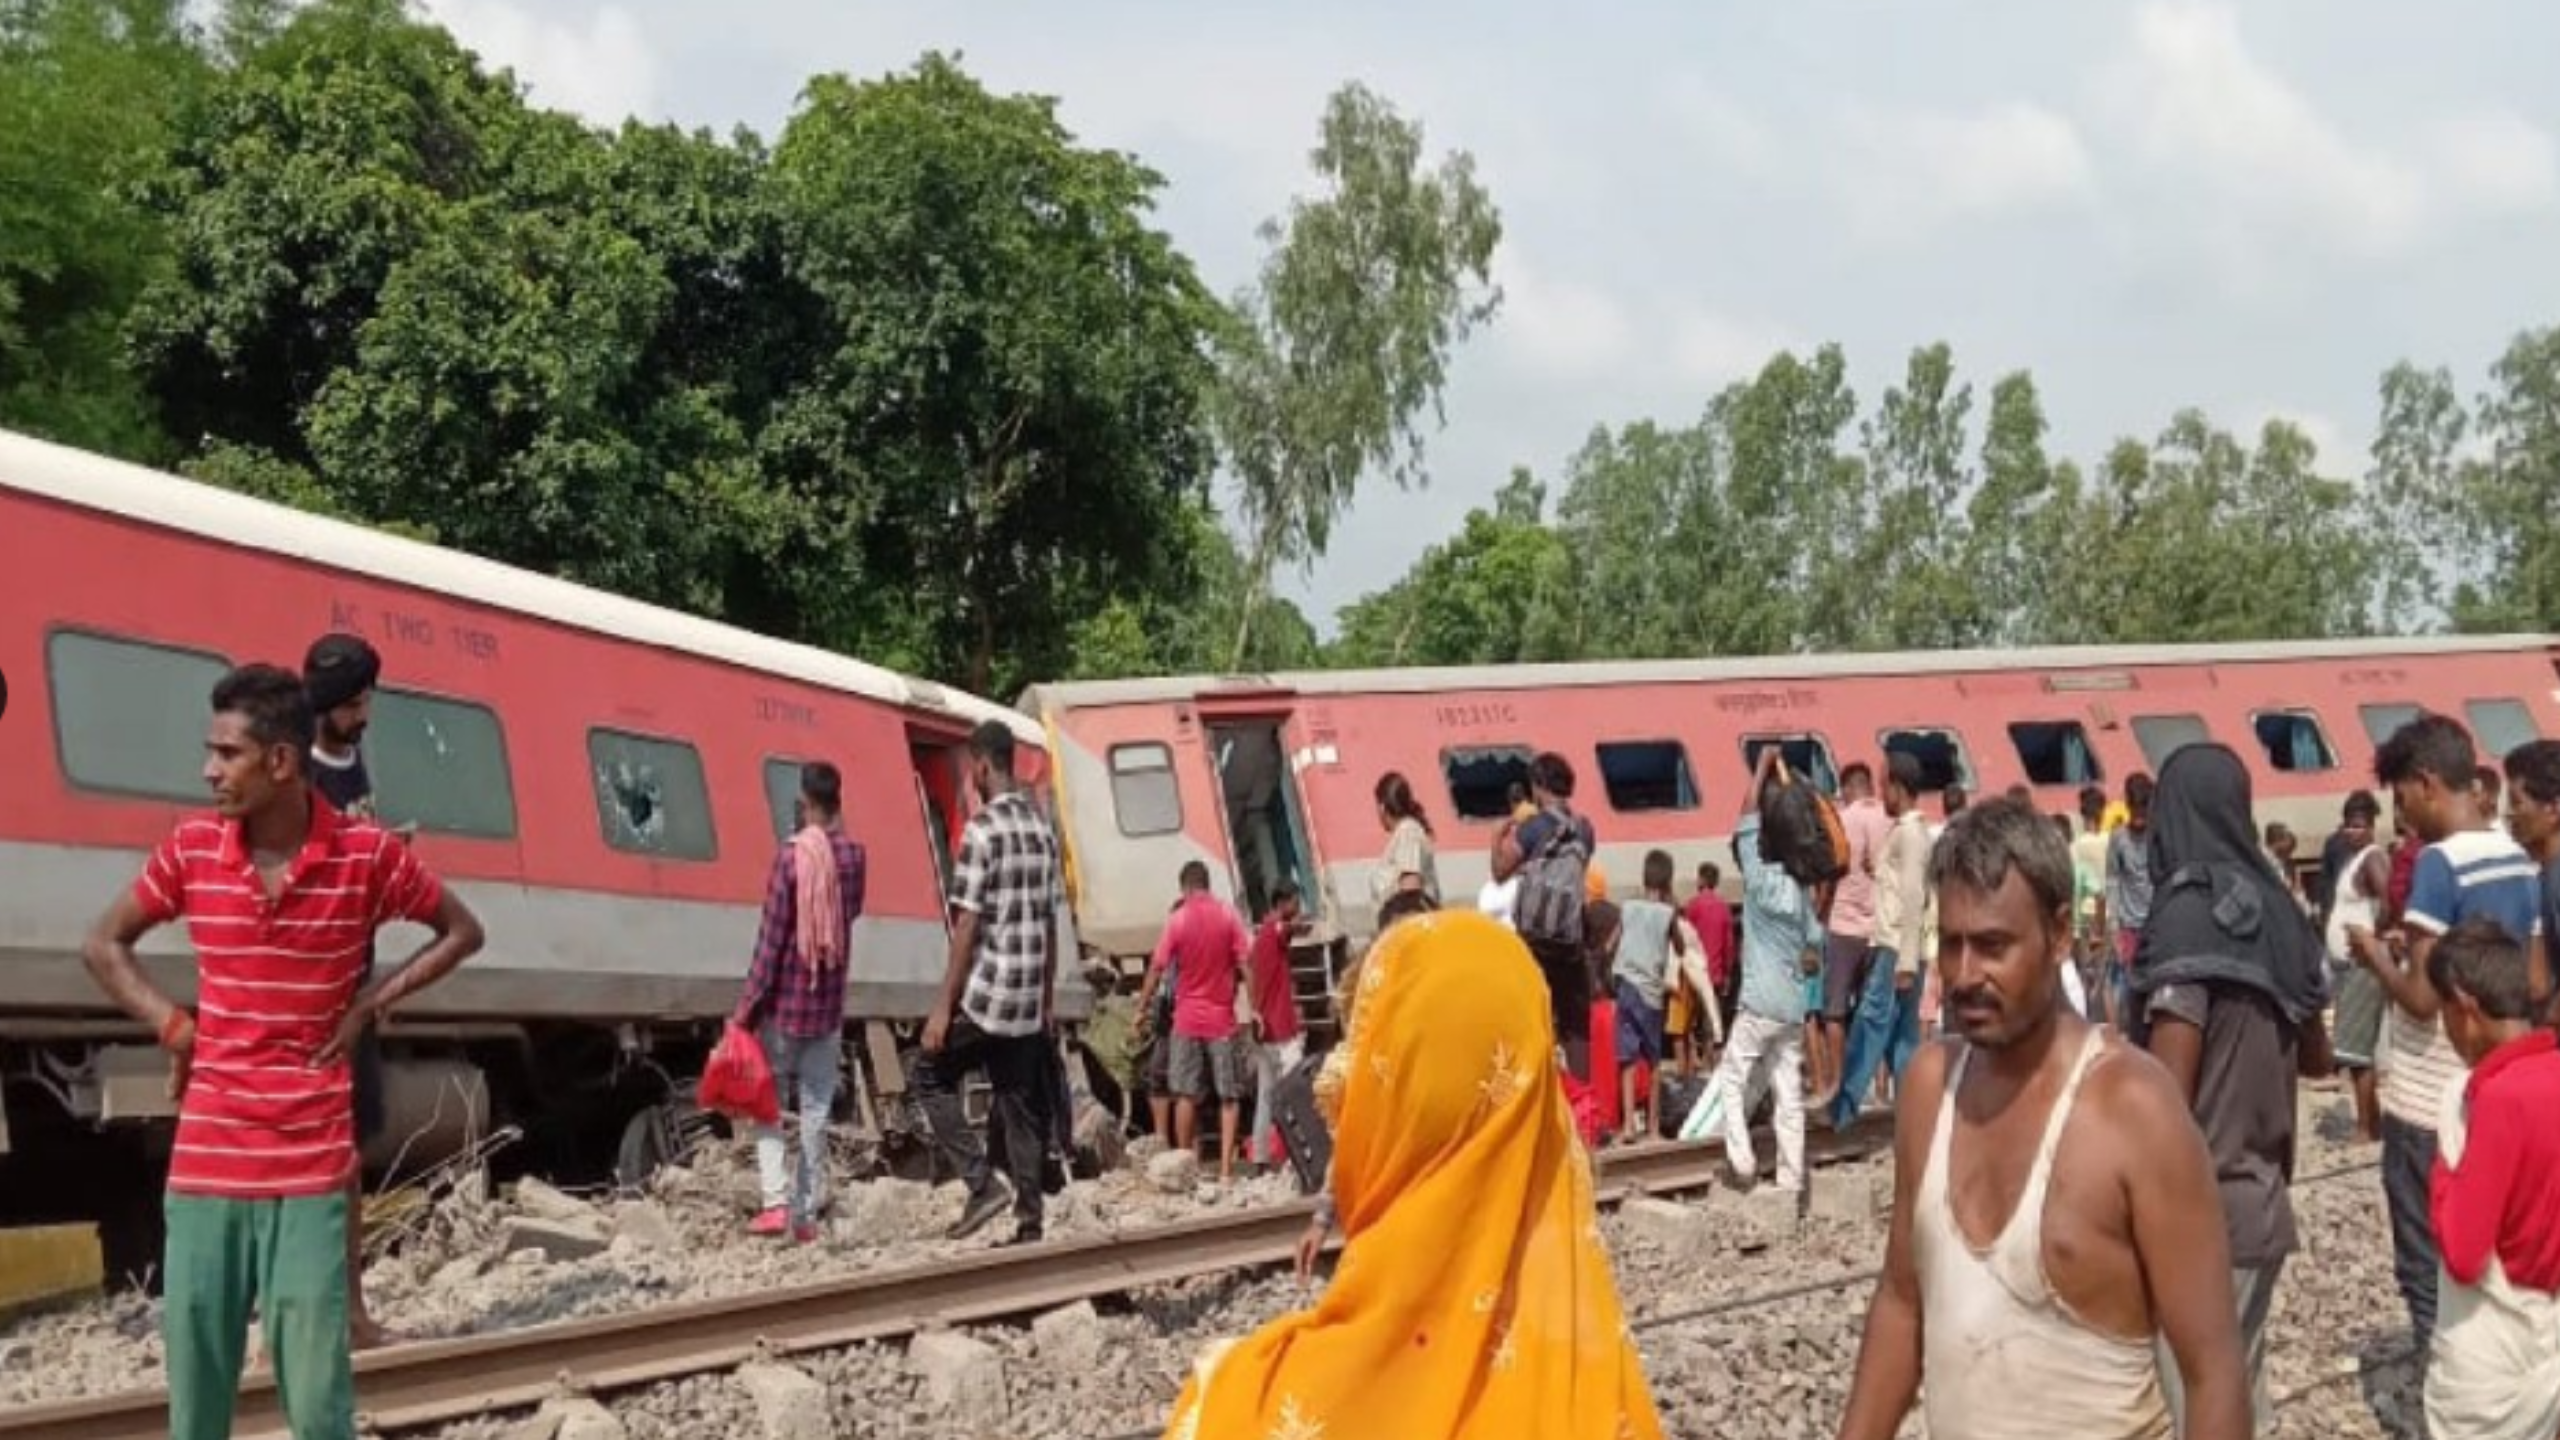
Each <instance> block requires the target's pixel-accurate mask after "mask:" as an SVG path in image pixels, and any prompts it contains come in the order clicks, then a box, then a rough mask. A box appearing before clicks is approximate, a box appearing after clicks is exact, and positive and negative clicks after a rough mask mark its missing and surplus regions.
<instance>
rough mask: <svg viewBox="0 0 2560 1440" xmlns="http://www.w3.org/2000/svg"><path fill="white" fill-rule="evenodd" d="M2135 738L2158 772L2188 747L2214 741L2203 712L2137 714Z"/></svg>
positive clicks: (2146, 762)
mask: <svg viewBox="0 0 2560 1440" xmlns="http://www.w3.org/2000/svg"><path fill="white" fill-rule="evenodd" d="M2133 739H2134V743H2136V744H2138V745H2140V746H2141V747H2142V759H2143V763H2144V764H2147V765H2149V766H2150V767H2151V768H2152V770H2153V771H2155V772H2156V771H2158V770H2159V768H2160V767H2161V766H2163V765H2166V764H2168V763H2169V757H2170V756H2172V755H2175V754H2177V753H2178V752H2179V751H2180V750H2183V749H2185V748H2186V747H2187V746H2190V745H2210V744H2212V743H2213V732H2212V731H2211V730H2208V729H2206V728H2205V724H2204V717H2203V716H2201V715H2136V716H2134V717H2133Z"/></svg>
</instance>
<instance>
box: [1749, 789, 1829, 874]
mask: <svg viewBox="0 0 2560 1440" xmlns="http://www.w3.org/2000/svg"><path fill="white" fill-rule="evenodd" d="M1779 776H1780V780H1781V783H1780V785H1779V787H1778V791H1777V793H1776V794H1775V795H1772V796H1770V797H1769V803H1768V804H1767V805H1765V806H1763V807H1762V808H1761V811H1760V858H1761V859H1763V860H1766V861H1769V862H1771V863H1772V864H1775V865H1778V866H1780V867H1782V868H1784V869H1785V870H1786V872H1787V874H1789V875H1790V876H1792V877H1794V879H1795V881H1796V883H1797V884H1799V885H1819V884H1822V883H1823V882H1824V881H1827V880H1837V879H1839V878H1840V877H1841V876H1843V875H1846V874H1848V873H1849V832H1848V831H1847V830H1846V829H1844V828H1842V826H1841V824H1840V812H1839V810H1838V809H1837V808H1835V807H1834V806H1833V805H1832V803H1831V801H1830V799H1829V798H1828V797H1826V796H1825V795H1823V793H1822V792H1821V791H1819V790H1816V789H1814V788H1813V787H1812V786H1810V785H1806V784H1803V783H1801V782H1800V781H1798V780H1797V779H1796V778H1795V777H1794V776H1792V775H1789V774H1787V773H1786V771H1785V769H1784V768H1783V767H1782V768H1781V769H1780V770H1779Z"/></svg>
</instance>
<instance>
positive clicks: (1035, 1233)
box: [996, 1225, 1040, 1250]
mask: <svg viewBox="0 0 2560 1440" xmlns="http://www.w3.org/2000/svg"><path fill="white" fill-rule="evenodd" d="M1039 1243H1040V1227H1039V1226H1037V1225H1016V1226H1014V1227H1013V1233H1012V1234H1011V1235H1008V1236H1006V1237H1005V1238H1004V1239H1002V1240H999V1241H997V1242H996V1248H997V1249H999V1250H1009V1249H1011V1248H1013V1247H1014V1246H1016V1245H1037V1244H1039Z"/></svg>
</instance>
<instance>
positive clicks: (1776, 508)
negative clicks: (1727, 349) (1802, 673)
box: [1704, 345, 1862, 655]
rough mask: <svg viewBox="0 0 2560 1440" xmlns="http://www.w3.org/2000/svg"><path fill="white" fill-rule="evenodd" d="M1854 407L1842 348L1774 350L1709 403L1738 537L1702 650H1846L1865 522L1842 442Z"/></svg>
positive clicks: (1855, 471) (1728, 510)
mask: <svg viewBox="0 0 2560 1440" xmlns="http://www.w3.org/2000/svg"><path fill="white" fill-rule="evenodd" d="M1857 413H1858V397H1857V395H1856V393H1855V392H1854V391H1853V390H1851V389H1850V387H1849V378H1848V362H1847V361H1846V360H1845V359H1844V358H1842V356H1841V353H1840V347H1838V346H1836V345H1825V346H1823V347H1822V348H1821V349H1819V350H1817V351H1815V352H1814V354H1813V357H1812V358H1811V359H1810V360H1799V359H1798V358H1796V357H1795V356H1794V355H1791V354H1786V353H1783V352H1782V353H1780V354H1778V355H1775V356H1772V357H1771V358H1770V360H1769V362H1768V363H1767V364H1765V365H1763V366H1761V367H1760V373H1759V374H1757V375H1755V376H1753V377H1752V378H1751V379H1750V380H1749V381H1747V382H1744V383H1743V384H1740V385H1736V386H1733V387H1731V388H1729V389H1727V390H1726V391H1725V392H1724V393H1723V394H1721V395H1719V396H1717V397H1716V399H1715V400H1714V402H1713V403H1711V404H1710V405H1709V406H1708V407H1707V417H1706V424H1707V426H1708V427H1709V430H1710V433H1711V435H1712V437H1713V439H1712V442H1711V443H1713V444H1714V445H1715V446H1716V447H1717V449H1718V451H1719V452H1720V456H1721V463H1720V464H1719V466H1718V469H1719V471H1720V473H1721V474H1722V476H1723V477H1724V504H1723V513H1724V514H1725V515H1726V516H1727V517H1729V518H1730V521H1731V527H1732V531H1733V537H1734V543H1733V545H1732V547H1731V549H1730V550H1729V551H1728V552H1727V557H1728V558H1727V560H1726V567H1727V568H1725V569H1723V570H1722V571H1721V573H1722V575H1724V576H1725V577H1726V578H1725V580H1724V582H1723V583H1722V584H1721V585H1720V586H1718V587H1717V590H1716V592H1715V595H1714V607H1715V608H1714V618H1713V622H1712V625H1711V627H1710V628H1709V629H1708V631H1707V633H1706V635H1705V637H1704V638H1705V639H1706V641H1707V648H1706V650H1705V653H1707V654H1716V655H1777V654H1784V653H1786V652H1788V651H1791V650H1798V649H1805V648H1812V649H1824V650H1829V649H1842V648H1846V646H1847V645H1848V643H1849V638H1850V636H1851V635H1852V634H1853V633H1854V625H1853V620H1852V611H1851V606H1852V605H1853V603H1854V596H1853V594H1852V584H1851V580H1852V577H1851V571H1850V567H1849V566H1848V565H1846V564H1844V563H1842V557H1843V556H1844V555H1847V554H1849V553H1851V551H1850V549H1849V544H1850V538H1851V537H1854V536H1855V534H1856V533H1857V532H1858V530H1859V529H1860V528H1861V523H1862V522H1861V517H1860V513H1859V506H1858V499H1859V487H1860V478H1861V475H1860V467H1859V463H1858V460H1857V457H1855V456H1853V455H1846V454H1843V453H1842V452H1841V449H1840V437H1841V433H1842V432H1843V431H1844V430H1846V429H1847V427H1848V425H1849V422H1850V421H1851V420H1852V419H1853V418H1855V417H1856V415H1857Z"/></svg>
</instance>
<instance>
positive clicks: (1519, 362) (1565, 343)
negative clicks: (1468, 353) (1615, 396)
mask: <svg viewBox="0 0 2560 1440" xmlns="http://www.w3.org/2000/svg"><path fill="white" fill-rule="evenodd" d="M1493 271H1494V280H1495V283H1497V284H1499V285H1500V286H1501V287H1502V312H1501V314H1500V315H1498V316H1496V317H1495V319H1494V322H1493V327H1492V331H1491V334H1492V335H1493V336H1494V337H1495V340H1496V343H1497V344H1499V345H1500V346H1501V347H1502V349H1503V351H1504V352H1505V354H1506V355H1507V356H1508V357H1509V358H1510V360H1511V362H1512V363H1513V364H1515V365H1516V366H1518V367H1519V368H1520V369H1521V370H1522V371H1524V372H1526V373H1528V374H1532V375H1538V376H1543V377H1546V378H1549V379H1559V380H1564V379H1571V380H1589V379H1593V378H1596V377H1600V376H1605V375H1609V374H1611V373H1613V372H1616V371H1618V370H1619V369H1620V368H1621V367H1623V366H1625V365H1626V364H1628V363H1629V361H1630V360H1632V359H1633V358H1634V352H1635V348H1636V344H1635V342H1636V326H1635V323H1634V321H1633V320H1632V319H1631V318H1630V317H1629V315H1628V311H1627V307H1625V306H1624V305H1621V304H1620V303H1619V302H1618V299H1617V297H1616V296H1614V295H1612V294H1610V293H1609V292H1608V291H1607V290H1605V289H1603V288H1601V287H1600V286H1598V285H1594V284H1590V283H1588V282H1586V281H1583V280H1580V279H1577V278H1575V277H1573V276H1570V275H1553V274H1549V273H1548V272H1547V271H1546V270H1544V269H1543V268H1541V267H1540V266H1539V265H1538V264H1537V262H1535V261H1533V260H1531V259H1530V258H1529V257H1528V255H1527V253H1526V252H1525V251H1524V250H1523V249H1522V248H1521V246H1520V245H1519V243H1518V241H1517V240H1516V239H1507V240H1506V241H1505V242H1504V244H1503V246H1502V248H1501V249H1499V250H1496V251H1495V252H1494V259H1493Z"/></svg>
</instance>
